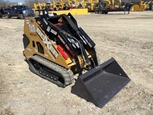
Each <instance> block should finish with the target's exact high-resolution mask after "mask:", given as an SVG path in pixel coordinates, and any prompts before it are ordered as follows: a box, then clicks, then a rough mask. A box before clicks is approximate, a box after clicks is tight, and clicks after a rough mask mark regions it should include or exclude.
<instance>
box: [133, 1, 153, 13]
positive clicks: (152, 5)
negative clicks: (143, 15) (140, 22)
mask: <svg viewBox="0 0 153 115" xmlns="http://www.w3.org/2000/svg"><path fill="white" fill-rule="evenodd" d="M146 10H153V0H140V2H138V3H134V5H133V6H132V11H146Z"/></svg>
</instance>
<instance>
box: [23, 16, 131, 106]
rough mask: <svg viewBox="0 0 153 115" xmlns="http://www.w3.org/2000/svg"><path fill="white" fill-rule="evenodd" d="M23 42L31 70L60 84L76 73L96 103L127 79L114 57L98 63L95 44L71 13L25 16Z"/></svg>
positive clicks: (100, 101) (65, 83) (111, 96)
mask: <svg viewBox="0 0 153 115" xmlns="http://www.w3.org/2000/svg"><path fill="white" fill-rule="evenodd" d="M23 45H24V51H23V55H24V56H25V61H26V62H27V63H28V65H29V69H30V71H31V72H33V73H34V74H36V75H38V76H40V77H42V78H44V79H46V80H48V81H50V82H52V83H54V84H56V85H58V86H60V87H66V86H68V85H70V84H72V82H73V81H74V75H75V74H78V79H77V81H79V82H80V84H79V85H80V86H82V87H83V88H84V89H85V90H84V92H86V94H87V95H88V96H89V97H90V98H91V100H92V102H93V103H94V104H95V105H96V106H98V107H103V106H104V105H105V104H106V103H107V102H108V101H109V100H110V99H112V98H113V97H114V96H115V95H116V94H117V93H118V92H119V91H120V90H121V89H122V88H123V87H124V86H125V85H126V84H127V83H128V82H129V81H130V79H129V77H128V76H127V75H126V73H125V72H124V71H123V69H122V68H121V67H120V66H119V64H118V63H117V61H116V60H115V59H114V58H111V59H109V60H108V61H106V62H104V63H102V64H100V63H99V60H98V58H97V53H96V50H95V45H96V44H95V43H94V41H93V40H92V39H91V38H90V37H89V36H88V35H87V34H86V32H85V31H84V30H83V29H82V28H81V27H78V24H77V21H76V20H75V18H74V17H73V16H72V15H71V14H70V13H69V14H67V15H65V14H61V15H53V16H48V14H43V15H40V16H38V17H26V18H25V21H24V34H23Z"/></svg>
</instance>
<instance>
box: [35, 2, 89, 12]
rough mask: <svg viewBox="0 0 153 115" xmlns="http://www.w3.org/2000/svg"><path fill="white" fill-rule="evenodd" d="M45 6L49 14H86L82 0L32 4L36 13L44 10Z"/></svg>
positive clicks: (86, 10)
mask: <svg viewBox="0 0 153 115" xmlns="http://www.w3.org/2000/svg"><path fill="white" fill-rule="evenodd" d="M46 5H47V6H49V9H48V11H49V14H53V13H56V14H58V15H59V14H68V13H71V14H72V15H79V14H88V9H87V8H85V5H84V1H82V0H80V1H79V0H73V1H70V0H60V1H57V2H55V1H52V2H51V3H37V4H36V3H34V11H35V12H36V13H37V12H38V11H40V10H45V8H46Z"/></svg>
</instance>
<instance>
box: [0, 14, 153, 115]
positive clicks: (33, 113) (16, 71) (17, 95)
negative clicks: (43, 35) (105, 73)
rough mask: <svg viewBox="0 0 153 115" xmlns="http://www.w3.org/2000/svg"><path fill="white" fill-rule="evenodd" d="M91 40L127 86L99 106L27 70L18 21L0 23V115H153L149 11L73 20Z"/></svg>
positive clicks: (152, 30) (152, 41)
mask: <svg viewBox="0 0 153 115" xmlns="http://www.w3.org/2000/svg"><path fill="white" fill-rule="evenodd" d="M75 18H76V19H77V21H78V24H79V26H80V27H82V28H83V29H84V30H85V31H86V33H87V34H88V35H89V36H90V37H91V38H92V39H93V40H94V41H95V43H96V48H97V52H98V54H99V56H100V57H101V62H104V61H106V60H108V59H109V58H111V57H114V58H115V59H116V60H117V62H118V63H119V64H120V65H121V67H122V68H123V69H124V71H125V72H126V73H127V75H128V76H129V77H130V79H131V82H130V83H129V84H128V85H126V87H124V88H123V89H122V90H121V91H120V92H119V93H118V94H117V95H116V96H115V97H114V98H113V99H112V100H111V101H109V102H108V103H107V104H106V105H105V106H104V107H103V108H98V107H96V106H95V105H94V104H92V103H90V102H87V101H86V100H84V99H83V98H81V97H78V96H77V95H75V94H73V93H71V88H72V86H73V85H74V83H73V84H71V85H70V86H68V87H66V88H64V89H63V88H59V87H58V86H56V85H54V84H52V83H50V82H48V81H46V80H43V79H42V78H40V77H38V76H36V75H34V74H33V73H31V72H30V71H29V69H28V65H27V64H26V63H25V62H24V57H23V55H22V51H23V44H22V35H23V20H20V19H8V20H7V19H0V40H1V42H0V48H1V52H0V114H1V115H87V114H88V115H152V114H153V21H152V19H153V12H149V11H148V12H132V13H131V14H130V15H124V14H123V13H109V14H108V15H98V14H90V15H81V16H75Z"/></svg>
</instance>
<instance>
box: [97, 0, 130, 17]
mask: <svg viewBox="0 0 153 115" xmlns="http://www.w3.org/2000/svg"><path fill="white" fill-rule="evenodd" d="M125 6H126V3H125V2H122V1H121V0H99V4H98V7H97V8H96V9H95V13H98V14H108V12H119V11H122V12H123V11H127V10H131V7H132V5H131V4H129V6H128V8H125Z"/></svg>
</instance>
